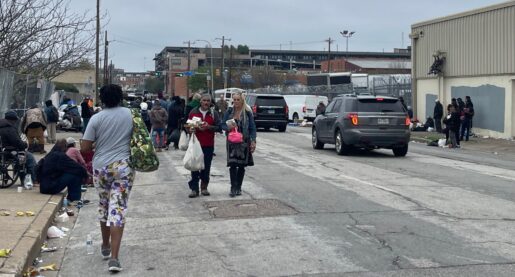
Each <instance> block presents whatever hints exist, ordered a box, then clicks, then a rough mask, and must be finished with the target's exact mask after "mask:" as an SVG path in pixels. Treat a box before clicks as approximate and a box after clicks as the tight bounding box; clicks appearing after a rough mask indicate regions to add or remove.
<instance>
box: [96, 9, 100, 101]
mask: <svg viewBox="0 0 515 277" xmlns="http://www.w3.org/2000/svg"><path fill="white" fill-rule="evenodd" d="M99 47H100V0H97V31H96V52H95V102H96V103H97V104H98V103H100V97H99V93H98V78H99V68H98V66H99V59H100V53H99Z"/></svg>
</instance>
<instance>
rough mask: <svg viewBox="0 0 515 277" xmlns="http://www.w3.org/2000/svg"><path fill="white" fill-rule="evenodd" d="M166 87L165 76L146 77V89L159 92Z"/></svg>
mask: <svg viewBox="0 0 515 277" xmlns="http://www.w3.org/2000/svg"><path fill="white" fill-rule="evenodd" d="M164 89H165V83H164V80H163V78H147V79H145V90H147V91H149V92H151V93H159V92H161V91H163V90H164Z"/></svg>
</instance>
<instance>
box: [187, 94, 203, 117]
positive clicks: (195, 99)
mask: <svg viewBox="0 0 515 277" xmlns="http://www.w3.org/2000/svg"><path fill="white" fill-rule="evenodd" d="M199 106H200V94H199V93H195V94H193V96H192V97H191V100H190V101H189V102H188V104H187V105H186V108H185V109H184V119H187V118H188V116H189V115H190V112H191V110H193V109H194V108H198V107H199Z"/></svg>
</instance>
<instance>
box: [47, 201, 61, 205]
mask: <svg viewBox="0 0 515 277" xmlns="http://www.w3.org/2000/svg"><path fill="white" fill-rule="evenodd" d="M48 204H52V205H59V203H57V202H53V201H48Z"/></svg>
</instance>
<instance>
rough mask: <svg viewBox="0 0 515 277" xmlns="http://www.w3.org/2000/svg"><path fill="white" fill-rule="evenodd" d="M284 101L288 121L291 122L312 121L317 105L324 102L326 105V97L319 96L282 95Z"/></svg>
mask: <svg viewBox="0 0 515 277" xmlns="http://www.w3.org/2000/svg"><path fill="white" fill-rule="evenodd" d="M284 99H285V100H286V104H287V105H288V111H289V112H288V119H289V120H290V121H293V122H295V121H298V120H304V119H307V120H309V121H313V120H314V119H315V117H316V110H317V106H318V104H319V103H320V102H324V104H325V105H326V106H327V103H328V100H327V97H326V96H319V95H284Z"/></svg>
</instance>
